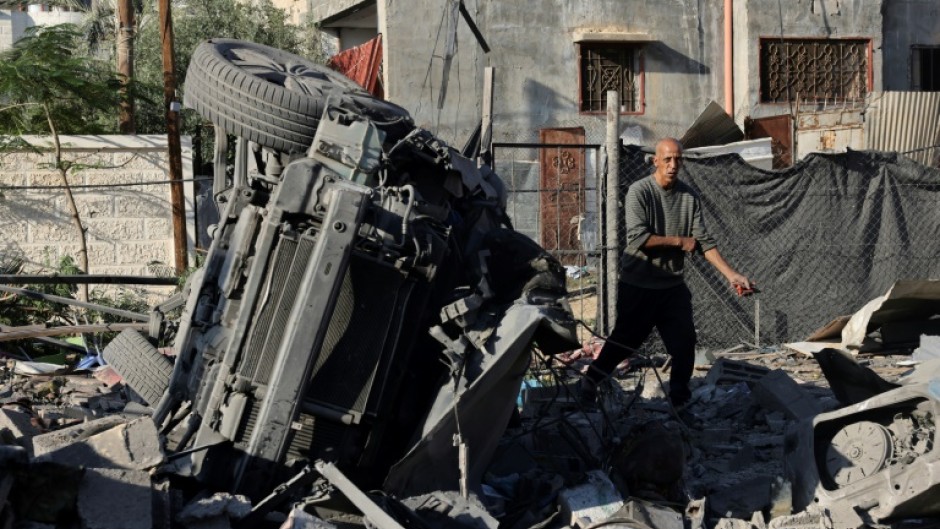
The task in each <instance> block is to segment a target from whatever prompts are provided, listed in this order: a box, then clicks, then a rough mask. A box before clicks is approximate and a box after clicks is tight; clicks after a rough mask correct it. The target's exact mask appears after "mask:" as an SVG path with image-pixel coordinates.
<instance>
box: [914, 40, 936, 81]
mask: <svg viewBox="0 0 940 529" xmlns="http://www.w3.org/2000/svg"><path fill="white" fill-rule="evenodd" d="M911 90H917V91H923V92H937V91H940V46H912V47H911Z"/></svg>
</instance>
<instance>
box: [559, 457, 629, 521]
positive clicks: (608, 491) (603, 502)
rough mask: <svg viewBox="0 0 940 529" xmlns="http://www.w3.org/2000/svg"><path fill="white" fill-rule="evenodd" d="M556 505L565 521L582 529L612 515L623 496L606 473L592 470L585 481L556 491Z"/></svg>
mask: <svg viewBox="0 0 940 529" xmlns="http://www.w3.org/2000/svg"><path fill="white" fill-rule="evenodd" d="M558 506H559V507H560V508H561V512H562V516H563V518H562V519H563V520H564V521H565V522H566V523H568V524H569V525H570V526H572V527H581V528H582V529H583V528H586V527H588V526H590V525H593V524H595V523H597V522H600V521H603V520H606V519H608V518H610V517H611V516H613V515H614V514H615V513H616V512H617V511H618V510H620V508H621V507H623V498H622V497H621V496H620V493H619V492H617V488H616V487H615V486H614V484H613V482H611V481H610V478H608V477H607V474H604V473H603V472H601V471H600V470H592V471H590V472H588V473H587V482H585V483H583V484H581V485H578V486H576V487H572V488H569V489H565V490H563V491H561V492H559V493H558Z"/></svg>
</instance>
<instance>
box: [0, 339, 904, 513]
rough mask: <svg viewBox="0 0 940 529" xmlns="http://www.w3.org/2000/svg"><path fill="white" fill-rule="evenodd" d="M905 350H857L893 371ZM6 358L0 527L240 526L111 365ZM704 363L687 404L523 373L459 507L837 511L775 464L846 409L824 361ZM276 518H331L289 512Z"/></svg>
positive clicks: (442, 499) (655, 382)
mask: <svg viewBox="0 0 940 529" xmlns="http://www.w3.org/2000/svg"><path fill="white" fill-rule="evenodd" d="M906 358H908V357H903V356H902V357H895V356H881V357H873V358H869V359H867V360H866V361H865V362H864V363H868V364H869V365H873V366H874V367H875V369H874V370H875V371H877V372H879V373H880V374H881V375H883V376H885V377H888V378H896V377H895V376H894V375H895V374H896V373H898V372H899V371H900V370H902V369H905V368H903V367H899V366H898V365H897V364H898V363H899V362H900V363H903V361H904V360H905V359H906ZM636 364H642V362H636ZM14 367H15V366H14V363H13V362H11V363H10V364H8V366H7V367H6V368H4V370H3V381H4V382H3V385H2V387H0V395H2V399H3V400H2V405H3V407H2V408H0V439H2V442H3V446H2V451H0V453H2V454H3V457H2V465H3V469H4V470H3V479H2V482H0V483H2V487H0V493H3V500H4V504H3V505H4V509H3V514H2V520H3V521H4V525H2V526H3V527H88V528H102V529H107V528H132V527H140V528H149V527H185V528H189V527H233V526H237V523H238V520H240V519H242V518H244V517H245V516H247V515H249V513H250V512H251V510H252V505H251V502H250V501H249V500H248V499H247V498H245V497H243V496H236V495H232V494H227V493H224V492H222V493H215V494H209V493H208V492H206V491H202V492H198V493H196V494H193V493H192V491H191V490H188V489H187V488H186V487H184V486H180V485H178V484H177V483H176V482H174V481H172V480H171V479H170V478H169V477H168V476H166V475H162V474H161V471H160V470H161V468H162V467H163V466H165V465H166V464H167V463H168V461H167V457H166V455H165V452H164V450H163V446H162V440H161V437H160V435H159V434H158V432H157V429H156V427H155V425H154V423H153V421H152V419H151V418H150V415H149V412H150V411H151V410H150V409H149V408H147V407H145V406H144V405H143V404H142V403H141V402H140V400H139V398H137V397H136V396H135V394H134V393H133V391H131V390H129V389H128V388H126V387H125V386H124V385H123V384H121V383H120V382H118V383H114V375H113V373H109V372H108V368H99V369H98V371H97V372H96V373H89V372H76V373H70V374H66V375H21V374H17V373H16V370H15V369H14ZM697 368H698V376H697V377H696V378H694V379H693V388H694V390H693V397H692V400H691V401H690V403H689V404H688V405H687V406H686V407H685V408H683V409H681V410H675V409H673V408H672V407H671V406H670V405H669V404H668V401H667V399H665V398H664V394H663V392H662V388H661V387H660V384H661V382H664V383H666V384H668V369H661V368H655V367H649V368H640V369H637V368H634V369H632V370H628V371H627V372H626V373H625V375H624V376H623V377H622V378H621V379H619V380H613V381H610V382H608V383H607V384H606V387H605V388H604V391H602V394H601V399H600V402H599V404H598V405H594V406H590V405H587V406H586V405H584V404H583V403H581V402H579V401H578V400H577V399H576V398H575V391H574V388H575V385H576V378H572V377H567V378H566V377H565V375H562V374H560V373H559V372H554V374H550V373H546V372H545V371H539V370H537V369H532V370H530V372H529V377H528V378H527V381H526V384H525V385H524V387H523V388H522V391H521V392H520V396H519V400H518V403H517V404H519V406H518V411H519V414H518V417H516V419H515V420H514V421H513V424H512V425H511V427H510V428H509V429H508V430H507V432H506V433H505V435H504V436H503V438H502V440H501V441H500V444H499V447H498V449H497V451H496V454H495V456H494V458H493V461H492V463H491V464H490V466H489V468H488V469H487V472H486V475H485V477H484V479H483V486H482V490H481V494H480V495H479V497H478V498H479V502H476V503H474V502H471V503H469V504H467V505H465V506H464V507H463V510H464V511H466V512H468V513H469V512H473V513H475V514H466V513H465V515H464V518H465V520H464V521H463V522H462V523H461V525H464V524H469V525H474V524H476V525H479V526H480V527H481V528H483V527H497V524H498V526H499V527H512V528H523V527H532V526H535V525H538V524H541V523H543V522H549V523H550V524H553V525H554V526H559V527H563V526H571V527H580V528H582V529H586V528H588V527H591V526H594V525H596V524H599V523H602V522H603V523H608V524H616V523H620V522H618V520H623V522H622V523H625V524H627V525H630V526H631V527H650V528H654V529H682V528H684V527H689V524H693V525H692V527H703V528H704V527H708V528H712V527H715V528H726V529H727V528H756V529H760V528H764V527H794V526H798V527H829V526H832V524H833V523H834V520H835V521H836V522H839V521H840V520H843V518H838V517H834V516H833V513H831V512H827V511H826V510H813V509H810V510H808V511H803V512H797V514H793V512H794V510H793V498H792V485H791V482H790V478H789V477H788V475H787V471H786V469H785V468H784V467H785V465H784V462H785V444H786V437H787V432H788V430H792V429H793V428H794V426H795V425H796V424H797V423H798V422H799V421H801V420H806V419H812V417H814V416H816V415H818V414H819V413H823V412H827V411H832V410H835V409H837V408H839V407H840V406H841V404H840V403H839V402H838V400H837V399H836V398H835V397H834V395H833V392H832V390H831V389H830V388H829V387H828V385H827V384H826V381H825V379H824V378H823V377H822V370H821V369H820V367H819V366H818V364H817V363H816V362H815V361H814V360H813V359H811V358H807V357H805V356H803V355H800V354H798V353H796V352H794V351H792V350H788V349H777V350H770V351H754V352H739V353H727V354H724V355H722V354H719V355H718V358H717V360H715V361H714V362H713V363H711V364H709V365H699V366H697ZM907 369H908V370H909V368H907ZM553 376H554V377H557V378H552V377H553ZM540 377H541V378H540ZM99 379H104V380H106V381H108V382H109V383H110V386H109V385H108V384H105V383H104V382H102V381H101V380H99ZM543 381H544V383H543ZM566 381H567V382H568V383H567V384H565V383H564V382H566ZM556 383H559V384H556ZM473 497H476V496H473V495H471V498H473ZM459 501H460V495H459V494H457V493H454V492H452V493H446V492H444V491H441V492H440V493H438V495H436V496H435V495H434V494H432V495H429V496H422V497H416V498H407V499H404V500H403V502H402V505H404V506H405V509H406V510H411V511H412V512H425V511H432V512H437V511H436V510H435V509H437V510H440V505H447V506H448V507H447V509H449V510H452V509H454V507H453V506H454V505H456V504H457V503H458V502H459ZM431 504H434V505H437V507H433V508H432V507H430V505H431ZM392 512H394V510H392ZM449 516H450V519H454V520H458V521H459V520H460V519H461V518H460V516H456V515H454V514H453V513H451V515H449ZM304 520H306V521H304ZM467 520H474V521H473V522H469V521H467ZM281 523H282V524H283V526H284V527H314V526H317V527H320V526H323V525H324V524H326V523H327V522H324V521H323V520H322V519H319V518H316V517H311V516H310V515H309V514H307V513H305V512H304V511H303V509H294V510H293V512H291V513H290V516H289V517H288V518H285V519H284V520H282V521H281ZM291 524H293V525H291ZM695 524H697V525H695ZM273 526H276V525H273ZM836 526H839V524H838V523H836Z"/></svg>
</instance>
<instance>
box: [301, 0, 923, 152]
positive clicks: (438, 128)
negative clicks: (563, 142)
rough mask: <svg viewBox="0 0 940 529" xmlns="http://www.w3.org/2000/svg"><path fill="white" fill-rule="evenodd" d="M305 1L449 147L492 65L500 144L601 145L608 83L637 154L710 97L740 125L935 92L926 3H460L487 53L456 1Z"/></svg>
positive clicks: (470, 119) (461, 135)
mask: <svg viewBox="0 0 940 529" xmlns="http://www.w3.org/2000/svg"><path fill="white" fill-rule="evenodd" d="M311 1H312V5H311V12H312V13H313V14H314V17H315V18H316V19H317V20H320V21H321V23H322V27H323V28H324V30H326V31H327V32H328V33H329V34H330V35H331V36H332V45H333V47H334V48H335V49H336V50H341V49H346V48H348V47H350V46H355V45H358V44H360V43H362V42H364V41H365V40H367V39H368V38H371V37H374V36H375V35H377V34H379V33H381V34H382V35H383V45H384V52H383V53H384V56H383V72H382V74H383V81H384V85H385V86H384V89H385V94H386V97H387V98H388V99H389V100H391V101H394V102H395V103H398V104H400V105H402V106H404V107H405V108H407V109H409V110H410V111H411V112H412V113H413V115H414V117H415V119H416V121H417V123H418V124H419V125H421V126H424V127H426V128H429V129H431V130H433V131H435V132H436V133H437V134H439V135H440V136H442V137H444V138H445V139H447V140H449V141H451V142H453V143H455V144H461V143H462V142H463V141H464V140H465V139H466V138H467V137H469V135H470V134H471V132H472V131H473V130H474V128H475V127H476V125H477V124H478V123H479V120H480V113H481V100H482V88H483V71H484V68H485V67H487V66H492V67H493V68H494V71H495V83H494V85H495V88H494V93H495V94H496V95H495V99H494V103H493V105H494V109H493V124H494V141H519V142H522V141H538V138H539V134H540V132H539V131H540V130H542V129H550V128H569V127H582V128H584V129H585V135H586V141H588V142H599V141H600V140H601V139H602V138H603V134H604V117H605V113H606V100H605V94H606V91H607V90H608V89H611V88H615V89H618V90H619V91H620V94H621V101H620V102H619V103H620V113H621V122H622V124H623V127H624V128H625V129H629V130H630V135H631V139H632V140H634V141H635V142H639V143H646V144H649V143H651V142H652V141H654V140H655V138H658V137H660V136H664V135H671V136H682V135H683V133H684V132H685V131H686V130H687V129H688V127H689V126H690V125H691V124H692V123H693V122H694V121H695V119H696V118H697V117H698V116H699V115H700V114H701V113H702V111H703V110H704V109H705V108H706V107H707V106H708V104H709V103H710V102H711V101H716V102H718V103H719V104H720V105H721V106H722V107H724V108H725V110H728V111H730V113H731V114H732V115H733V116H734V119H735V121H736V122H737V123H738V124H739V125H740V126H742V127H743V126H744V124H745V121H746V120H748V119H749V118H762V117H767V116H775V115H781V114H791V115H793V114H795V113H796V112H797V111H799V112H807V111H814V110H823V109H831V108H840V107H849V108H857V107H859V106H863V105H864V104H865V101H866V99H867V98H868V97H869V96H870V94H872V93H873V92H879V91H882V90H938V89H940V86H937V85H938V78H940V24H938V23H937V20H938V17H937V16H928V15H929V13H930V12H931V11H932V12H934V15H936V11H937V10H938V9H940V4H938V3H937V2H936V1H935V0H811V1H800V2H786V3H783V2H779V1H777V0H733V1H732V2H724V3H722V2H717V1H712V2H705V1H704V0H680V1H677V2H669V3H663V2H657V1H654V0H630V1H626V2H625V1H614V0H606V1H597V2H589V3H577V2H566V1H562V0H543V1H539V2H492V1H488V0H468V1H466V2H464V6H465V8H466V12H467V15H469V18H470V19H472V20H473V22H474V23H475V24H476V26H477V27H478V28H479V32H480V34H481V35H482V38H483V39H484V40H485V43H486V44H487V45H488V47H489V49H490V51H489V53H486V52H484V50H483V49H482V46H481V44H480V43H479V42H478V39H477V38H476V37H475V36H474V33H473V32H472V31H471V27H470V25H469V24H468V23H467V21H466V19H465V18H464V17H463V16H462V15H461V13H460V12H459V9H458V5H459V3H458V2H454V1H444V0H409V1H408V2H402V1H400V0H366V1H355V0H324V1H318V0H311ZM727 5H731V6H732V7H731V10H730V12H728V13H725V9H724V7H725V6H727ZM726 16H727V17H730V19H731V22H732V24H731V25H730V34H729V33H728V31H727V30H728V27H727V25H726V24H725V22H726ZM728 42H730V43H731V45H732V46H731V50H732V51H731V57H732V61H731V64H725V63H726V60H725V57H726V55H725V46H726V43H728ZM727 76H730V86H731V88H732V90H733V93H730V94H729V93H728V91H726V88H725V87H726V86H729V85H728V84H727V78H726V77H727ZM729 102H730V103H731V106H732V107H733V108H730V109H729V108H728V106H729Z"/></svg>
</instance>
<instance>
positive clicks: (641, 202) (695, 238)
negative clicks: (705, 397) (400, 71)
mask: <svg viewBox="0 0 940 529" xmlns="http://www.w3.org/2000/svg"><path fill="white" fill-rule="evenodd" d="M653 166H654V167H655V172H654V173H653V174H652V175H650V176H649V177H647V178H644V179H642V180H639V181H637V182H634V183H633V184H632V185H631V186H630V187H629V189H628V190H627V196H626V200H625V202H624V208H625V210H626V211H625V215H626V223H627V224H626V226H627V245H626V249H625V250H624V255H623V262H622V264H621V268H620V284H619V286H618V288H617V322H616V323H615V324H614V329H613V331H612V332H611V333H610V336H608V337H607V342H606V344H605V345H604V348H603V349H601V352H600V355H598V357H597V359H596V360H595V361H594V362H593V363H592V364H591V367H590V369H589V370H588V373H587V374H586V375H585V378H584V379H583V381H582V385H581V391H582V394H581V396H582V399H584V400H587V401H593V400H594V399H595V398H596V387H597V383H598V382H600V381H601V380H603V379H604V378H606V377H607V376H609V375H610V373H611V372H612V371H613V370H614V368H615V367H616V366H617V364H619V363H620V362H621V361H622V360H624V359H625V358H627V357H628V356H629V355H630V354H631V353H632V351H633V350H635V349H637V348H638V347H639V346H640V345H641V344H642V343H643V342H644V341H645V340H646V338H647V337H648V336H649V334H650V332H651V331H652V330H653V327H656V328H657V329H659V334H660V336H662V339H663V343H664V344H665V346H666V351H667V352H668V353H669V355H670V356H672V374H671V376H670V382H669V398H670V400H671V401H672V403H673V404H674V405H676V406H681V405H683V404H685V403H686V402H687V401H688V400H689V397H691V393H690V391H689V380H691V378H692V367H693V364H694V360H695V340H696V337H695V325H694V324H693V321H692V293H691V292H689V288H688V287H687V286H686V284H685V280H684V278H683V267H684V264H685V255H686V254H689V253H692V252H699V253H701V254H702V255H704V256H705V259H706V260H707V261H708V262H709V263H711V264H712V266H714V267H715V269H717V270H718V271H719V272H720V273H721V274H722V275H723V276H724V277H725V278H726V279H727V280H728V282H729V283H730V284H731V287H732V288H735V287H738V286H740V287H742V288H744V289H749V288H750V287H751V282H750V280H748V278H746V277H744V276H743V275H741V274H739V273H738V272H737V271H736V270H735V269H734V268H732V267H731V265H729V264H728V263H727V261H725V260H724V258H723V257H722V256H721V254H720V253H718V245H717V243H716V242H715V240H714V239H713V238H712V237H711V236H710V235H709V234H708V232H707V231H706V229H705V224H704V222H702V207H701V204H700V202H699V197H698V195H697V194H696V193H695V191H693V190H692V188H690V187H689V186H688V185H686V184H685V183H684V182H682V181H681V180H679V168H680V167H682V146H681V145H680V144H679V142H678V141H676V140H675V139H672V138H665V139H663V140H660V141H659V143H657V144H656V155H655V156H654V157H653Z"/></svg>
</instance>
